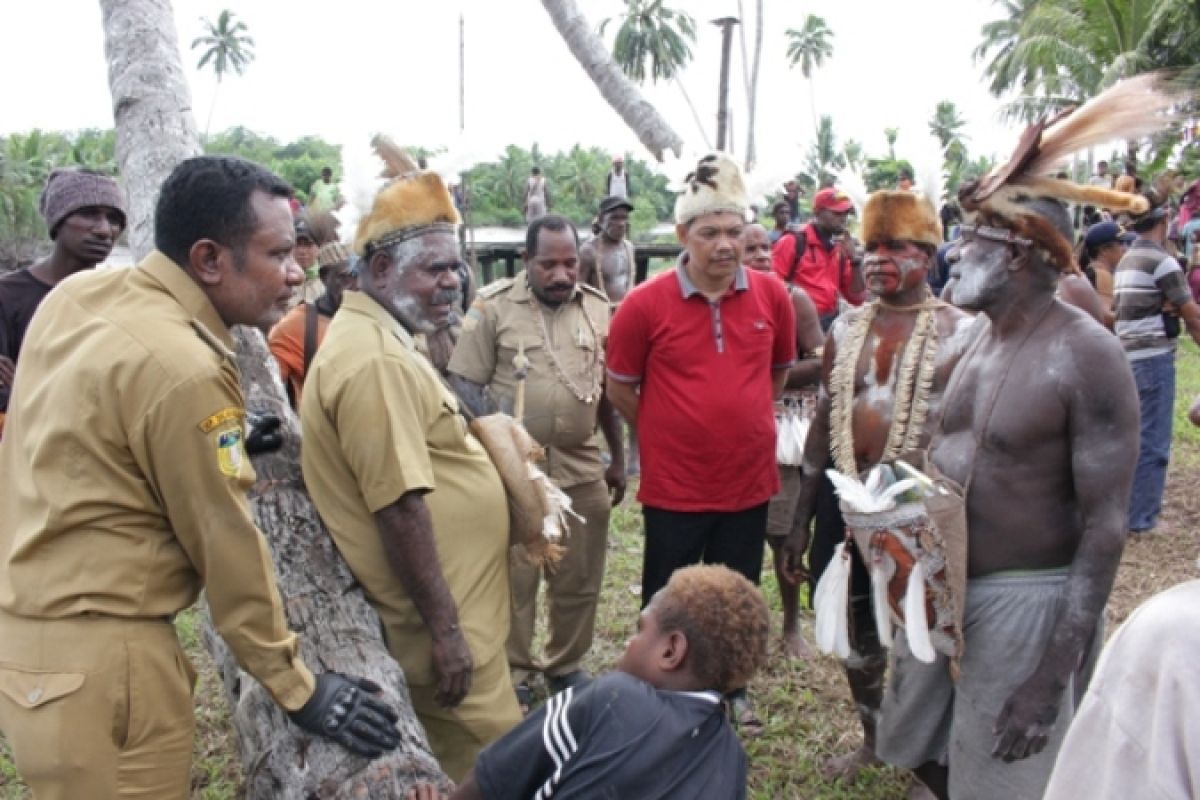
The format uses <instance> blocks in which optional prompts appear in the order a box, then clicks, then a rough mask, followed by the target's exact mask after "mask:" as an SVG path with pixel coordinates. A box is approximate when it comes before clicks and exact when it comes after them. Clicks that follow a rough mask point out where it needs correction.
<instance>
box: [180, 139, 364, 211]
mask: <svg viewBox="0 0 1200 800" xmlns="http://www.w3.org/2000/svg"><path fill="white" fill-rule="evenodd" d="M204 151H205V152H206V153H210V154H212V155H230V156H240V157H241V158H244V159H246V160H248V161H253V162H255V163H256V164H262V165H263V166H264V167H267V168H268V169H270V170H271V171H272V172H274V173H276V174H277V175H279V176H280V177H281V178H283V179H284V180H286V181H287V182H288V183H290V184H291V185H292V186H293V187H294V188H295V190H296V196H297V197H298V198H300V200H301V201H303V202H308V190H309V189H310V188H311V187H312V185H313V183H314V182H315V181H316V180H317V179H318V178H319V177H321V169H322V168H323V167H329V168H330V169H332V170H333V179H334V181H335V182H336V181H337V180H338V179H339V177H340V175H341V172H342V149H341V146H340V145H335V144H330V143H329V142H326V141H325V140H324V139H322V138H320V137H319V136H304V137H302V138H300V139H297V140H296V141H294V142H287V143H286V144H285V143H282V142H280V141H279V140H278V139H275V138H274V137H271V136H264V135H262V134H259V133H255V132H254V131H252V130H249V129H248V128H243V127H241V126H238V127H235V128H230V129H228V130H226V131H222V132H221V133H217V134H214V135H213V136H211V137H209V138H208V139H207V140H206V141H205V143H204Z"/></svg>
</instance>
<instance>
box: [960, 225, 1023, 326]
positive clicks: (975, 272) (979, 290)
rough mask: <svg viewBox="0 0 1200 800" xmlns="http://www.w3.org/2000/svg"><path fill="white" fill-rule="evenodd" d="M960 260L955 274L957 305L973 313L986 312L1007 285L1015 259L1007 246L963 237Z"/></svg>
mask: <svg viewBox="0 0 1200 800" xmlns="http://www.w3.org/2000/svg"><path fill="white" fill-rule="evenodd" d="M959 253H960V255H961V258H960V259H959V261H958V263H957V264H955V266H954V270H953V271H952V273H951V274H952V275H955V276H957V277H958V282H957V283H956V284H954V304H955V305H956V306H959V307H960V308H965V309H968V310H970V311H985V310H987V308H988V306H990V305H991V304H992V303H993V302H995V300H996V298H997V297H999V296H1000V294H1001V293H1002V292H1003V291H1004V288H1005V286H1007V284H1008V264H1009V262H1010V260H1011V258H1012V256H1011V254H1010V253H1009V251H1008V247H1007V245H1005V244H1003V243H1001V242H993V241H990V240H987V239H978V238H970V239H968V238H964V239H963V243H962V244H961V245H960V246H959Z"/></svg>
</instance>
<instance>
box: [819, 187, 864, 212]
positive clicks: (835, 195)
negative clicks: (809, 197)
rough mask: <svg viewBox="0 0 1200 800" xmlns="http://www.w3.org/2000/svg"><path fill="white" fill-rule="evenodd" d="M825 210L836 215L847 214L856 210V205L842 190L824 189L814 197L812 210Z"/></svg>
mask: <svg viewBox="0 0 1200 800" xmlns="http://www.w3.org/2000/svg"><path fill="white" fill-rule="evenodd" d="M825 208H827V209H829V210H830V211H832V212H833V213H835V214H845V213H846V212H847V211H852V210H853V209H854V203H851V202H850V198H849V197H847V196H846V195H845V193H843V192H842V191H841V190H840V189H833V188H829V189H822V190H821V191H819V192H817V193H816V194H815V195H813V201H812V209H813V211H820V210H822V209H825Z"/></svg>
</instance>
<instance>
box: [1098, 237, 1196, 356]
mask: <svg viewBox="0 0 1200 800" xmlns="http://www.w3.org/2000/svg"><path fill="white" fill-rule="evenodd" d="M1113 297H1114V301H1113V309H1114V311H1115V312H1116V317H1117V321H1116V325H1115V330H1116V333H1117V336H1118V337H1119V338H1120V340H1121V345H1122V346H1123V347H1124V348H1125V354H1126V356H1128V357H1129V360H1130V361H1139V360H1141V359H1144V358H1150V357H1152V356H1158V355H1164V354H1166V353H1171V352H1174V350H1175V340H1174V339H1173V338H1168V337H1167V331H1166V327H1165V326H1164V324H1163V316H1162V314H1163V304H1164V303H1165V302H1171V303H1174V304H1175V305H1177V306H1182V305H1183V304H1184V303H1186V302H1188V301H1190V300H1191V299H1192V294H1191V292H1190V291H1189V290H1188V285H1187V279H1186V277H1185V276H1184V273H1183V269H1182V268H1180V266H1179V262H1178V261H1176V260H1175V259H1174V258H1172V257H1171V255H1170V254H1169V253H1167V251H1166V250H1164V249H1163V248H1162V247H1160V246H1159V245H1157V244H1155V243H1154V242H1151V241H1149V240H1148V239H1138V240H1137V241H1135V242H1134V243H1133V246H1132V247H1130V248H1129V251H1128V252H1127V253H1125V255H1124V257H1122V258H1121V263H1119V264H1117V270H1116V273H1115V275H1114V289H1113Z"/></svg>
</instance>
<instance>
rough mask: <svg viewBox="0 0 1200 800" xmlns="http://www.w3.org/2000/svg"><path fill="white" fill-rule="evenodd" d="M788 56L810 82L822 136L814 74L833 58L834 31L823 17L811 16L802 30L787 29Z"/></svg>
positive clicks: (809, 89)
mask: <svg viewBox="0 0 1200 800" xmlns="http://www.w3.org/2000/svg"><path fill="white" fill-rule="evenodd" d="M787 38H788V48H787V56H788V58H789V59H790V66H793V67H794V66H796V65H797V64H799V65H800V74H801V75H803V76H804V79H805V80H806V81H808V97H809V102H810V103H811V105H812V118H813V128H814V129H815V130H816V131H817V135H818V136H820V124H819V123H818V121H817V91H816V88H815V86H814V84H813V79H812V76H813V72H814V71H815V70H816V69H817V68H818V67H820V66H821V65H822V64H823V63H825V59H827V58H830V57H832V56H833V42H832V41H831V40H832V39H833V31H831V30H830V29H829V26H828V25H827V24H825V19H824V18H823V17H818V16H817V15H815V14H809V15H808V16H807V17H805V19H804V25H803V26H802V27H801V28H800V30H796V29H795V28H788V29H787Z"/></svg>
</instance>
